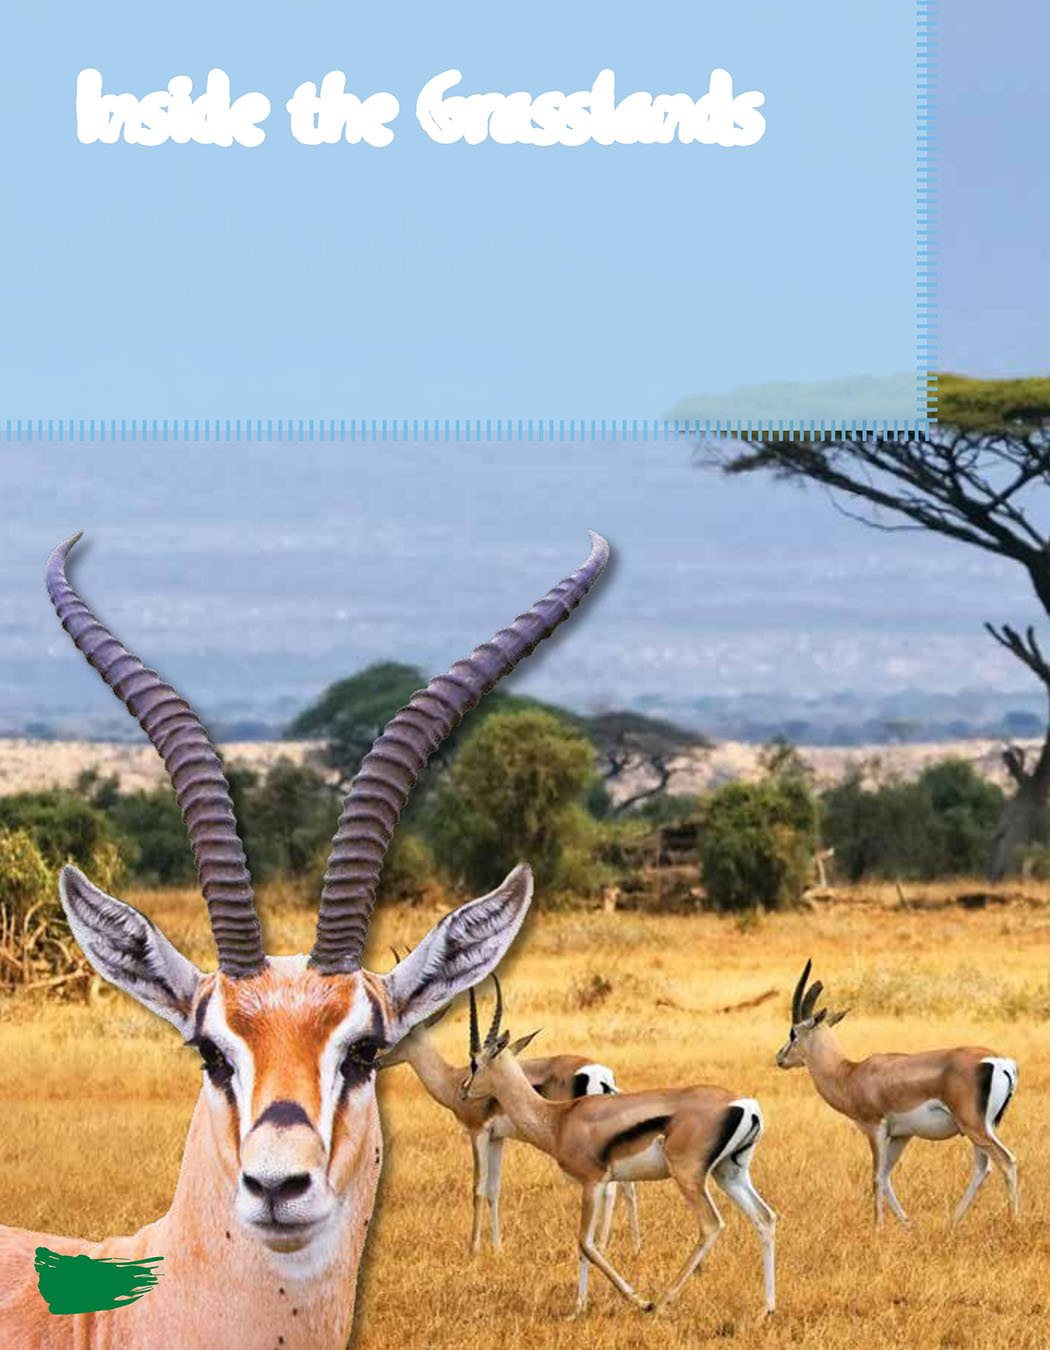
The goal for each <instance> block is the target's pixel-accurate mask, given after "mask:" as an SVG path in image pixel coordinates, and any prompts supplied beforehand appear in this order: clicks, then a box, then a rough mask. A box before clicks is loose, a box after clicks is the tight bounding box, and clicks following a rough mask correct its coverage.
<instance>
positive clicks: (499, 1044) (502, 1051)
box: [459, 975, 540, 1101]
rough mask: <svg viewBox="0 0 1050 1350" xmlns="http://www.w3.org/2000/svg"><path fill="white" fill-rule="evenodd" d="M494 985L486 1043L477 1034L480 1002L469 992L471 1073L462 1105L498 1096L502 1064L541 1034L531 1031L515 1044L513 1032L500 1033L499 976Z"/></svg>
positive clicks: (464, 1084)
mask: <svg viewBox="0 0 1050 1350" xmlns="http://www.w3.org/2000/svg"><path fill="white" fill-rule="evenodd" d="M492 982H493V984H494V985H495V986H496V1007H495V1011H494V1012H493V1014H492V1021H491V1023H490V1024H489V1029H488V1032H487V1033H486V1035H485V1039H484V1041H483V1040H482V1039H481V1036H480V1034H479V1032H478V1000H477V997H476V995H475V993H474V990H473V989H471V991H470V1071H469V1072H468V1074H467V1076H466V1078H464V1080H463V1082H462V1083H461V1084H460V1087H459V1095H460V1098H461V1099H462V1100H463V1101H476V1100H478V1099H479V1098H482V1097H494V1096H496V1087H497V1084H498V1080H499V1075H500V1070H501V1068H502V1066H503V1063H504V1062H505V1061H506V1060H507V1059H515V1058H517V1056H518V1055H520V1054H521V1052H522V1051H523V1050H524V1049H525V1047H526V1046H527V1045H528V1044H529V1042H530V1041H531V1040H532V1039H533V1037H535V1036H538V1035H539V1034H540V1033H539V1031H538V1030H536V1031H530V1032H529V1034H528V1035H527V1036H519V1037H518V1039H517V1040H516V1041H512V1040H511V1039H510V1032H509V1031H502V1030H501V1024H502V1022H503V989H502V987H501V986H500V982H499V977H498V976H496V975H493V977H492Z"/></svg>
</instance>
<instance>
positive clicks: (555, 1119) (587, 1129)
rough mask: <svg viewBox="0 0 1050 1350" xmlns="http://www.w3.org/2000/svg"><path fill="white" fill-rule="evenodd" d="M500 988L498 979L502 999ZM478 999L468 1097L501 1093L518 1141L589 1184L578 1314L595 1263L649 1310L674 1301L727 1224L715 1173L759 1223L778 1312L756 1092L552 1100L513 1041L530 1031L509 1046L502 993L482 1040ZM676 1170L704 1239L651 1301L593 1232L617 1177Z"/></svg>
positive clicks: (769, 1290) (689, 1090)
mask: <svg viewBox="0 0 1050 1350" xmlns="http://www.w3.org/2000/svg"><path fill="white" fill-rule="evenodd" d="M498 988H499V986H498V983H497V997H498ZM470 1002H471V1019H470V1032H471V1037H470V1072H469V1073H468V1074H467V1076H466V1078H465V1079H464V1080H463V1085H462V1087H461V1088H460V1091H461V1093H462V1094H463V1096H464V1098H466V1099H468V1100H469V1099H471V1098H475V1099H476V1098H484V1097H495V1098H496V1099H497V1101H498V1102H499V1104H500V1106H501V1107H502V1108H503V1110H504V1111H505V1112H506V1113H507V1115H508V1116H509V1117H510V1118H511V1120H512V1121H513V1122H514V1127H515V1129H516V1130H517V1132H518V1136H519V1138H521V1139H524V1140H526V1141H527V1142H528V1143H530V1144H532V1145H533V1146H534V1147H535V1148H538V1149H540V1150H541V1152H543V1153H547V1154H549V1155H550V1156H551V1157H552V1158H553V1159H554V1160H555V1162H557V1164H558V1166H559V1167H560V1168H561V1169H562V1171H563V1172H565V1173H566V1174H567V1175H568V1176H570V1177H572V1178H573V1180H574V1181H577V1182H579V1184H580V1186H581V1187H582V1190H583V1200H582V1206H581V1210H580V1227H579V1236H578V1242H579V1249H580V1274H579V1284H578V1286H577V1298H576V1311H577V1312H578V1313H582V1312H583V1311H584V1309H585V1308H586V1306H587V1276H588V1270H589V1267H590V1265H591V1264H594V1265H596V1266H597V1267H598V1269H599V1270H600V1271H601V1272H602V1274H603V1275H604V1276H605V1277H606V1278H607V1279H608V1280H610V1281H611V1283H612V1284H613V1285H614V1287H615V1288H616V1289H618V1290H619V1292H620V1293H621V1294H622V1295H623V1296H624V1298H626V1299H627V1300H628V1301H629V1302H631V1303H633V1304H634V1305H635V1307H637V1308H640V1309H641V1310H642V1311H643V1312H652V1311H653V1310H654V1309H655V1310H659V1309H661V1308H665V1307H666V1306H667V1305H668V1304H669V1303H671V1302H673V1301H674V1300H675V1299H676V1298H677V1297H678V1295H679V1294H680V1293H681V1292H682V1289H683V1287H684V1286H685V1283H686V1281H687V1280H688V1279H689V1277H690V1275H692V1273H693V1272H694V1271H695V1270H696V1269H697V1267H698V1266H699V1265H700V1263H701V1261H703V1259H704V1257H705V1256H706V1255H707V1253H708V1252H709V1251H710V1250H711V1248H712V1246H713V1245H714V1243H715V1241H716V1239H717V1238H718V1235H719V1233H720V1232H721V1231H722V1229H723V1227H724V1226H725V1224H724V1222H723V1219H722V1216H721V1215H720V1214H719V1212H718V1210H717V1209H716V1208H715V1203H714V1201H713V1200H712V1198H711V1192H710V1189H709V1186H708V1180H709V1178H711V1177H714V1179H715V1181H716V1182H717V1183H718V1185H719V1186H720V1187H721V1189H722V1190H723V1191H724V1192H725V1194H726V1195H727V1196H728V1197H729V1199H730V1200H731V1201H732V1202H733V1204H734V1205H736V1206H737V1208H738V1209H739V1210H741V1212H742V1213H743V1214H745V1215H746V1216H747V1218H748V1219H750V1221H751V1222H752V1224H754V1226H755V1229H756V1231H757V1233H758V1236H759V1239H760V1241H761V1243H762V1262H763V1277H764V1286H765V1311H766V1313H767V1314H768V1313H771V1312H773V1310H774V1308H775V1306H776V1291H775V1283H774V1258H773V1246H774V1237H775V1231H776V1214H775V1213H774V1211H773V1210H772V1209H770V1207H769V1206H768V1205H767V1204H766V1202H765V1201H764V1200H763V1199H762V1197H761V1196H760V1195H759V1193H758V1191H757V1190H755V1187H754V1184H753V1182H752V1180H751V1172H750V1168H751V1158H752V1155H753V1154H754V1151H755V1146H756V1145H757V1143H758V1141H759V1139H760V1138H761V1137H762V1131H763V1128H764V1122H763V1119H762V1111H761V1109H760V1107H759V1105H758V1102H757V1101H755V1099H754V1098H753V1097H736V1096H734V1095H733V1093H731V1092H727V1091H726V1089H725V1088H719V1087H706V1086H705V1087H682V1088H654V1089H652V1090H650V1091H648V1092H624V1093H619V1094H618V1095H616V1096H613V1097H607V1096H601V1097H577V1098H576V1099H575V1100H574V1101H568V1102H548V1101H544V1099H543V1098H542V1097H540V1096H539V1095H538V1094H537V1093H536V1092H534V1091H533V1089H532V1084H531V1083H530V1082H529V1080H528V1078H527V1076H526V1075H525V1073H524V1071H523V1070H522V1067H521V1065H520V1064H519V1063H518V1061H517V1059H516V1058H515V1056H514V1048H520V1047H521V1046H522V1044H523V1043H527V1042H528V1041H529V1040H531V1039H532V1037H531V1036H528V1037H525V1039H524V1042H521V1041H518V1042H515V1047H511V1046H510V1033H509V1032H507V1031H504V1032H503V1033H502V1034H501V1032H500V1012H501V1010H502V1000H501V999H500V1000H499V1002H498V1003H497V1008H496V1016H495V1017H494V1018H493V1020H492V1026H491V1027H490V1028H489V1033H488V1035H487V1036H486V1038H485V1040H484V1042H482V1041H481V1040H480V1037H479V1036H478V1024H477V1012H476V1005H475V998H474V991H473V989H472V990H471V991H470ZM668 1177H671V1178H673V1179H674V1181H675V1182H676V1184H677V1186H678V1189H679V1190H680V1191H681V1193H682V1195H683V1196H684V1197H685V1200H686V1203H687V1204H688V1205H689V1207H690V1209H692V1211H693V1213H694V1214H695V1215H696V1219H697V1222H698V1223H699V1226H700V1236H699V1240H698V1241H697V1243H696V1246H695V1247H694V1248H693V1250H692V1252H690V1254H689V1257H688V1259H687V1260H686V1262H685V1265H684V1266H683V1267H682V1269H681V1270H680V1271H679V1273H678V1276H677V1277H676V1279H675V1280H674V1281H673V1283H672V1284H671V1285H670V1287H669V1288H668V1289H667V1290H666V1291H665V1293H664V1294H663V1295H662V1297H661V1298H660V1299H659V1300H658V1301H657V1302H656V1303H653V1302H651V1301H650V1300H649V1299H646V1298H643V1297H642V1296H641V1295H640V1294H638V1293H637V1292H636V1291H635V1290H634V1289H633V1288H632V1287H631V1285H630V1284H628V1282H627V1280H625V1279H624V1277H623V1276H622V1275H621V1274H620V1272H619V1271H618V1270H617V1269H616V1268H615V1266H614V1265H613V1264H612V1262H611V1261H610V1260H609V1258H608V1257H607V1256H606V1255H605V1253H604V1252H603V1251H602V1250H601V1247H600V1246H599V1245H597V1244H596V1243H595V1230H596V1228H597V1224H598V1216H599V1213H600V1210H601V1207H602V1199H603V1194H604V1192H605V1189H606V1187H607V1186H608V1185H609V1184H610V1183H611V1182H619V1181H664V1180H666V1179H667V1178H668Z"/></svg>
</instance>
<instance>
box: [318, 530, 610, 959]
mask: <svg viewBox="0 0 1050 1350" xmlns="http://www.w3.org/2000/svg"><path fill="white" fill-rule="evenodd" d="M590 536H591V551H590V554H589V555H588V557H587V560H586V562H584V563H583V565H582V566H581V567H579V568H578V569H577V570H576V571H575V572H573V574H572V576H570V577H566V578H565V580H564V581H561V582H559V583H558V585H557V586H555V587H554V588H553V589H552V590H550V591H548V592H547V594H546V595H545V596H544V597H543V599H542V600H538V601H537V602H536V604H535V605H533V607H532V608H531V609H530V610H529V611H528V612H527V613H525V614H522V615H520V616H519V617H518V618H517V619H515V620H514V622H513V623H512V624H511V625H510V627H509V628H503V629H501V630H500V631H499V632H498V633H497V634H496V636H495V637H494V638H493V639H492V640H491V641H490V642H486V643H483V644H482V646H480V647H477V648H476V649H475V650H474V651H473V652H472V653H471V654H470V656H468V657H467V658H466V660H465V661H457V662H456V664H455V665H454V666H453V667H452V669H451V670H450V671H449V672H448V674H447V675H437V676H435V678H434V679H432V680H431V681H430V683H429V684H428V685H427V687H426V688H425V689H421V690H420V691H419V692H418V693H415V694H413V695H412V698H411V699H410V701H409V703H408V704H407V705H406V706H405V707H404V708H402V709H401V711H400V712H398V713H396V714H395V716H394V717H393V718H392V719H391V721H390V722H388V723H387V726H386V728H385V729H384V731H383V733H382V735H380V737H379V738H378V740H376V742H375V744H374V745H373V746H372V749H371V750H370V751H369V752H368V754H367V755H366V756H365V759H364V762H363V763H362V765H361V768H360V770H359V772H358V774H357V776H356V778H355V779H354V781H353V783H352V784H351V785H350V791H349V793H348V794H347V796H346V800H345V802H344V803H343V813H342V815H341V816H340V817H339V828H338V830H337V832H336V836H335V838H334V840H333V841H332V852H331V854H330V856H329V859H328V868H327V870H326V872H325V878H324V887H323V889H322V891H321V909H320V913H319V915H318V919H317V940H316V942H315V943H314V949H313V951H312V953H311V954H310V964H311V965H312V966H314V967H316V968H317V969H318V970H320V971H321V972H322V973H324V974H326V975H334V974H337V973H340V972H348V971H354V970H358V969H359V968H360V965H361V956H362V953H363V951H364V946H365V938H366V937H367V935H368V922H369V919H370V918H371V915H372V909H373V907H374V905H375V895H376V887H377V885H378V884H379V873H380V871H381V869H382V866H383V859H384V857H385V856H386V851H387V849H388V848H389V846H390V839H391V836H392V835H393V833H394V827H395V826H396V825H397V822H398V818H399V817H400V815H401V811H402V809H403V808H404V805H405V802H406V801H407V800H408V794H409V793H410V792H411V791H412V788H413V787H414V786H415V783H416V780H417V779H418V778H419V775H420V773H421V772H422V770H423V768H424V766H425V765H426V762H427V760H428V759H429V758H430V756H431V755H432V754H433V753H434V751H435V750H436V749H437V748H438V746H439V745H440V744H441V742H442V741H443V740H444V739H445V737H446V736H448V734H449V733H450V732H451V731H452V729H453V728H454V727H455V726H457V725H458V723H459V721H460V719H461V718H462V717H463V716H464V714H465V713H467V712H469V711H470V709H471V708H473V707H474V706H475V704H477V703H478V701H479V700H480V699H481V698H482V697H483V696H484V695H485V694H487V693H488V692H489V690H490V689H492V687H493V686H494V685H495V684H496V683H497V682H498V681H499V680H501V679H502V678H503V676H504V675H509V674H510V672H511V671H512V670H513V669H514V667H515V666H516V665H517V664H518V662H519V661H521V660H522V658H523V657H526V656H528V654H529V653H530V652H531V651H532V650H533V648H534V647H535V646H536V645H537V644H538V643H540V642H542V641H543V639H544V638H546V637H549V636H550V635H551V633H553V632H554V630H555V628H557V627H558V625H559V624H560V623H561V622H562V621H563V620H565V619H567V618H568V617H569V615H570V614H571V613H572V611H573V610H574V609H575V608H576V606H577V605H578V604H579V603H580V601H581V600H582V599H583V597H584V596H585V595H586V594H587V592H588V591H589V590H590V589H591V587H592V586H593V585H594V583H595V582H596V581H597V580H598V578H599V576H601V573H602V569H603V568H604V567H605V564H606V562H607V561H608V558H609V545H608V544H607V543H606V542H605V540H604V539H603V538H602V537H601V535H600V534H595V533H594V531H593V530H591V531H590Z"/></svg>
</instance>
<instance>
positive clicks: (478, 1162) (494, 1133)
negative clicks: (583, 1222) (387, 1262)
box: [379, 952, 642, 1256]
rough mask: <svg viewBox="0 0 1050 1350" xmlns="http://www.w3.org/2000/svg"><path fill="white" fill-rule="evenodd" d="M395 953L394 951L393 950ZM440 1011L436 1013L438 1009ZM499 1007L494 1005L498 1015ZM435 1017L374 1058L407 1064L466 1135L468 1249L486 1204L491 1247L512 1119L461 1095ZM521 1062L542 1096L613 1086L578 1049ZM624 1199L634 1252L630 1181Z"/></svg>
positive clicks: (458, 1074) (636, 1236)
mask: <svg viewBox="0 0 1050 1350" xmlns="http://www.w3.org/2000/svg"><path fill="white" fill-rule="evenodd" d="M394 955H395V956H397V953H396V952H395V953H394ZM438 1016H440V1014H439V1015H438ZM498 1018H499V1011H498V1009H497V1021H498ZM436 1020H437V1019H436V1018H428V1019H427V1020H426V1021H424V1022H420V1023H418V1024H417V1025H416V1026H415V1027H414V1028H413V1029H412V1030H411V1031H410V1032H409V1033H408V1035H407V1036H406V1037H404V1039H403V1040H402V1041H401V1042H400V1043H399V1044H398V1045H395V1046H394V1048H393V1049H392V1050H389V1051H387V1052H386V1053H385V1054H383V1055H381V1056H380V1058H379V1068H380V1069H385V1068H390V1067H392V1066H393V1065H395V1064H410V1065H411V1066H412V1069H413V1070H414V1071H415V1074H416V1077H417V1078H418V1079H419V1081H420V1082H421V1083H422V1084H423V1086H424V1087H425V1088H426V1090H427V1092H429V1093H430V1095H431V1097H433V1099H434V1100H435V1101H436V1102H437V1103H438V1105H439V1106H443V1107H445V1109H446V1110H448V1111H451V1112H452V1114H453V1115H454V1116H455V1118H456V1120H457V1121H458V1122H459V1124H460V1125H461V1126H462V1127H463V1129H464V1130H465V1132H466V1134H467V1136H468V1138H469V1139H470V1148H471V1156H472V1158H473V1162H474V1190H473V1195H474V1216H473V1222H472V1225H471V1231H470V1248H469V1250H470V1254H471V1256H476V1255H477V1254H478V1252H480V1251H481V1241H482V1230H483V1228H484V1226H485V1210H486V1207H487V1208H488V1214H489V1228H490V1233H491V1240H492V1247H493V1250H497V1251H498V1250H499V1246H500V1240H501V1234H500V1215H499V1201H500V1184H501V1177H502V1172H503V1145H504V1143H505V1141H506V1140H508V1139H516V1138H517V1137H518V1134H517V1131H516V1129H515V1127H514V1122H513V1121H512V1120H511V1119H510V1117H509V1116H508V1115H507V1114H506V1113H505V1112H503V1111H501V1110H500V1107H499V1103H498V1102H497V1101H496V1100H495V1098H492V1097H489V1098H487V1099H480V1098H472V1099H464V1098H463V1097H462V1096H461V1095H460V1091H459V1089H460V1085H461V1084H462V1082H463V1078H464V1075H465V1074H466V1073H467V1072H468V1070H467V1067H466V1066H464V1065H460V1066H456V1065H453V1064H450V1063H449V1062H448V1060H447V1059H445V1057H444V1056H443V1055H442V1053H441V1051H440V1050H439V1049H438V1048H437V1046H436V1045H435V1043H434V1038H433V1037H432V1036H431V1034H430V1028H431V1026H432V1025H433V1024H434V1022H435V1021H436ZM529 1040H531V1037H526V1038H525V1040H524V1041H522V1042H518V1043H516V1044H515V1045H512V1046H511V1047H510V1053H511V1054H514V1055H516V1054H517V1052H518V1050H521V1049H524V1046H525V1044H526V1043H527V1042H528V1041H529ZM520 1063H521V1067H522V1070H523V1071H524V1073H525V1076H526V1078H528V1080H529V1083H530V1085H531V1087H532V1088H533V1090H534V1091H535V1092H538V1093H539V1095H540V1096H541V1097H544V1098H546V1100H547V1101H572V1100H574V1099H575V1098H577V1097H591V1096H600V1095H602V1094H605V1095H609V1094H612V1093H615V1092H617V1091H618V1089H617V1086H616V1078H615V1076H614V1075H613V1071H612V1069H610V1068H608V1067H607V1066H606V1065H604V1064H598V1063H596V1062H595V1061H594V1060H592V1059H585V1058H584V1057H583V1056H582V1055H551V1056H550V1057H549V1058H547V1059H525V1060H521V1061H520ZM616 1190H617V1188H616V1186H615V1185H611V1186H610V1187H609V1194H608V1200H607V1204H606V1211H605V1218H604V1220H603V1224H602V1234H601V1241H600V1245H601V1246H604V1245H605V1243H606V1242H607V1241H608V1237H609V1231H610V1229H611V1225H612V1211H613V1205H614V1204H615V1200H616ZM623 1193H624V1201H625V1203H626V1206H627V1213H628V1219H629V1222H630V1226H631V1239H632V1243H633V1245H634V1250H635V1252H639V1251H641V1246H642V1240H641V1232H640V1229H639V1224H638V1201H637V1196H636V1194H635V1189H634V1183H633V1182H630V1181H627V1182H624V1183H623Z"/></svg>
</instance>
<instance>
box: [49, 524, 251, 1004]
mask: <svg viewBox="0 0 1050 1350" xmlns="http://www.w3.org/2000/svg"><path fill="white" fill-rule="evenodd" d="M79 538H80V535H79V534H75V535H74V536H73V538H72V539H68V540H67V541H66V542H65V543H64V544H60V545H59V546H58V548H56V549H55V551H54V552H53V553H52V554H51V556H50V558H48V560H47V567H46V569H45V580H46V582H47V592H48V595H49V596H50V597H51V603H52V604H53V605H54V607H55V612H56V613H57V615H58V617H59V621H60V622H61V624H62V627H63V628H64V629H65V630H66V632H67V633H68V634H69V636H70V637H71V638H72V639H73V642H74V643H75V644H76V647H77V649H78V650H79V651H80V652H81V653H82V654H83V655H84V656H85V657H86V658H87V661H88V664H89V665H91V666H93V667H94V669H95V670H97V671H98V673H99V674H100V675H101V676H102V678H103V679H104V680H105V682H106V683H107V684H108V685H109V687H110V688H111V689H112V690H113V692H114V694H116V696H117V698H119V699H120V701H121V702H122V703H123V704H124V706H125V707H126V708H127V709H128V711H129V712H130V713H131V714H132V716H133V717H134V718H135V719H136V721H137V722H138V724H139V726H141V727H142V729H143V731H145V733H146V735H147V736H148V737H149V738H150V740H151V741H152V743H153V745H154V746H155V747H156V749H157V751H158V753H159V754H160V757H161V759H163V761H164V767H165V768H166V769H167V771H168V775H169V777H170V778H171V782H172V786H173V787H174V789H175V798H176V800H177V801H178V804H179V809H180V810H181V812H182V818H183V820H184V821H185V822H186V829H187V831H188V832H189V836H190V845H191V847H192V849H193V856H194V859H195V861H196V863H197V875H198V876H199V877H200V883H201V889H202V890H203V892H204V899H205V902H206V904H207V906H208V917H209V919H210V920H211V931H212V933H213V934H214V936H215V945H216V947H217V948H218V952H219V968H220V970H222V971H223V972H224V973H225V974H227V975H230V976H232V977H233V978H235V979H240V978H242V977H244V976H247V975H254V974H256V973H257V972H258V971H259V970H261V969H262V968H263V966H265V964H266V954H265V952H264V951H263V945H262V933H261V931H260V929H259V920H258V917H257V915H256V913H255V906H254V903H253V900H252V882H251V876H250V874H249V872H248V866H247V861H246V859H245V856H244V849H243V847H242V845H241V841H240V837H239V836H238V833H237V822H236V819H235V817H234V813H233V802H232V800H231V798H230V789H229V784H228V783H227V782H226V778H225V776H224V774H223V771H222V763H221V761H220V760H219V756H218V753H217V752H216V750H215V747H214V746H213V745H212V743H211V741H210V740H209V739H208V733H207V732H206V731H205V730H204V727H203V726H202V725H201V722H200V719H199V718H198V717H197V714H196V713H195V712H194V711H193V709H192V708H191V707H190V705H189V704H188V703H187V702H186V701H185V699H183V698H182V697H181V696H180V695H179V694H177V693H176V692H175V690H174V689H173V688H172V687H171V685H170V684H165V682H164V681H163V680H162V679H161V678H160V676H159V675H158V674H157V673H156V671H153V670H147V669H146V667H145V666H144V665H143V664H142V662H141V661H140V660H139V658H138V657H137V656H133V655H132V654H131V652H129V651H128V650H127V649H126V648H125V647H124V646H123V645H122V644H121V643H120V642H119V641H118V639H117V638H115V637H114V636H113V634H112V633H111V632H110V631H109V629H108V628H106V627H105V625H104V624H103V623H101V621H100V620H99V619H98V618H97V617H96V615H95V614H94V613H93V612H92V611H91V609H89V607H88V606H87V605H86V604H85V603H84V601H83V600H82V599H81V598H80V596H79V595H78V594H77V593H76V591H74V589H73V587H72V586H71V585H70V584H69V582H68V580H67V579H66V558H67V557H68V556H69V552H70V550H71V549H72V547H73V545H74V544H75V543H76V542H77V540H78V539H79Z"/></svg>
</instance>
